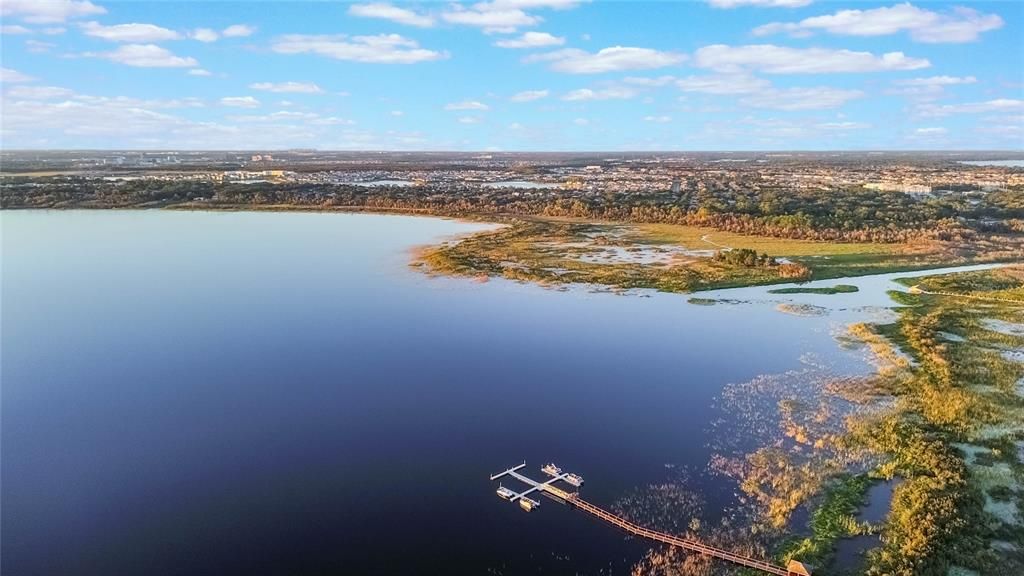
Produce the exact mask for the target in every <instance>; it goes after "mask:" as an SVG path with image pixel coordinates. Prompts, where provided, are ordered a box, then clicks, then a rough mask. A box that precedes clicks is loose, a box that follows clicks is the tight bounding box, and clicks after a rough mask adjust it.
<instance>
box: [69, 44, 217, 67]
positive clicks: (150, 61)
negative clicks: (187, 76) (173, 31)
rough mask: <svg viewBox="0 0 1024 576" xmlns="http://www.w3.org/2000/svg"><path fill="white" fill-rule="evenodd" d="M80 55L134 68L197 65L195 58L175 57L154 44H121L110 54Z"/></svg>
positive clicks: (89, 53) (87, 53)
mask: <svg viewBox="0 0 1024 576" xmlns="http://www.w3.org/2000/svg"><path fill="white" fill-rule="evenodd" d="M82 55H83V56H88V57H94V58H105V59H107V60H110V61H111V62H117V63H119V64H124V65H126V66H134V67H136V68H192V67H195V66H198V65H199V63H198V62H197V61H196V59H195V58H192V57H189V56H176V55H175V54H174V53H173V52H171V51H170V50H168V49H166V48H161V47H160V46H157V45H156V44H123V45H121V46H118V47H117V50H113V51H111V52H86V53H84V54H82Z"/></svg>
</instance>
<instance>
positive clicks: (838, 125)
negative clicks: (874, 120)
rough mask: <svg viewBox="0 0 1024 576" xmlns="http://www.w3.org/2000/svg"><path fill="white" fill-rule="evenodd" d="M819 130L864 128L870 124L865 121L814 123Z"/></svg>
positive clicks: (869, 126)
mask: <svg viewBox="0 0 1024 576" xmlns="http://www.w3.org/2000/svg"><path fill="white" fill-rule="evenodd" d="M814 127H815V128H817V129H819V130H863V129H865V128H871V125H870V124H868V123H866V122H851V121H845V122H820V123H818V124H815V125H814Z"/></svg>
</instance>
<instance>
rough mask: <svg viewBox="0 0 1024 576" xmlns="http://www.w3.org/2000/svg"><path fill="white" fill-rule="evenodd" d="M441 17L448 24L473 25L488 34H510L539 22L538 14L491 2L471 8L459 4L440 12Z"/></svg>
mask: <svg viewBox="0 0 1024 576" xmlns="http://www.w3.org/2000/svg"><path fill="white" fill-rule="evenodd" d="M441 18H442V19H443V20H444V21H445V22H448V23H449V24H460V25H463V26H475V27H477V28H481V29H483V31H484V32H486V33H488V34H496V33H497V34H511V33H512V32H515V31H516V29H517V28H522V27H526V26H534V25H537V24H539V23H540V22H541V18H540V17H538V16H531V15H530V14H527V13H526V12H523V11H522V10H520V9H518V8H500V7H494V6H493V5H492V4H485V3H481V4H475V5H474V6H473V7H472V8H469V9H467V8H464V7H463V6H462V5H460V4H455V5H453V8H452V9H451V10H449V11H447V12H443V13H442V14H441Z"/></svg>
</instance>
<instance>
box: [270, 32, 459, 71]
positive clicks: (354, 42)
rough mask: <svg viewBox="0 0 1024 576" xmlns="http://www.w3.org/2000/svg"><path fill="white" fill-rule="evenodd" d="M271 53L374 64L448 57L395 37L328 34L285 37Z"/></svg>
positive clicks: (290, 35)
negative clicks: (309, 55)
mask: <svg viewBox="0 0 1024 576" xmlns="http://www.w3.org/2000/svg"><path fill="white" fill-rule="evenodd" d="M271 49H272V50H273V51H274V52H277V53H279V54H318V55H320V56H326V57H328V58H334V59H336V60H348V61H351V62H364V63H374V64H413V63H416V62H429V61H431V60H441V59H443V58H447V57H448V53H447V52H438V51H434V50H427V49H426V48H420V46H419V44H418V43H417V42H416V41H415V40H410V39H408V38H405V37H403V36H399V35H398V34H378V35H376V36H351V37H349V36H345V35H342V34H339V35H328V34H286V35H284V36H281V37H279V38H277V39H276V40H275V41H274V42H273V44H272V45H271Z"/></svg>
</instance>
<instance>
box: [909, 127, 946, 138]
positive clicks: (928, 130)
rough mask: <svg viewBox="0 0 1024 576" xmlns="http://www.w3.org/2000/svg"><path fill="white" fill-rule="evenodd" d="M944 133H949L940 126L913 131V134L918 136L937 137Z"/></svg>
mask: <svg viewBox="0 0 1024 576" xmlns="http://www.w3.org/2000/svg"><path fill="white" fill-rule="evenodd" d="M946 132H949V130H946V129H945V128H943V127H941V126H931V127H927V128H918V129H917V130H914V134H917V135H919V136H929V135H933V136H937V135H942V134H945V133H946Z"/></svg>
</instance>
